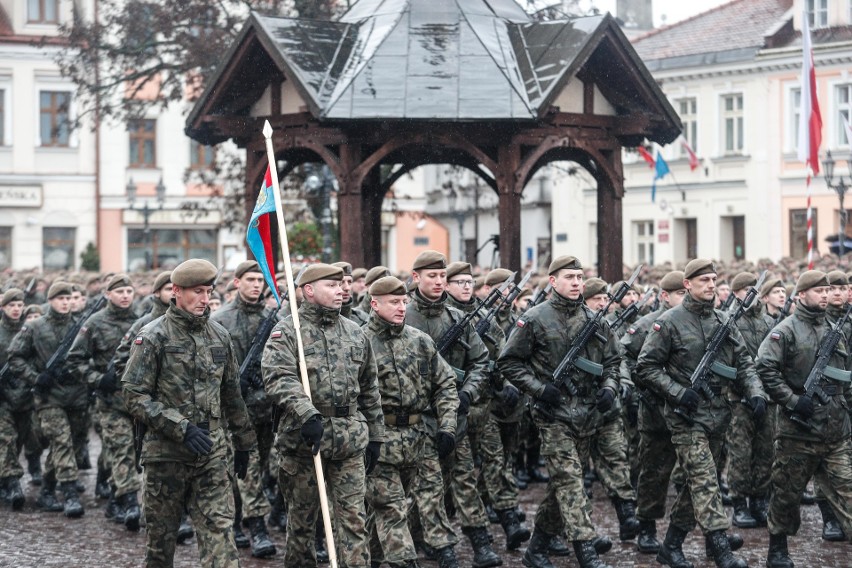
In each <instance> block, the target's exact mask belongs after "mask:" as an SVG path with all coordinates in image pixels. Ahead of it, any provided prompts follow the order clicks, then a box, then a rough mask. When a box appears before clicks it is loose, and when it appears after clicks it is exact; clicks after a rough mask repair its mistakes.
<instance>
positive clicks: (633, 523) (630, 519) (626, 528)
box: [612, 497, 639, 541]
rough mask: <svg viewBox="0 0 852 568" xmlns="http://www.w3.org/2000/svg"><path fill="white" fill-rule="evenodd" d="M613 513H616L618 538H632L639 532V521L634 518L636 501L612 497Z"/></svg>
mask: <svg viewBox="0 0 852 568" xmlns="http://www.w3.org/2000/svg"><path fill="white" fill-rule="evenodd" d="M612 505H613V506H614V507H615V514H616V515H618V538H620V539H621V540H623V541H624V540H633V539H634V538H636V535H637V534H639V521H638V520H637V519H636V501H631V500H627V499H621V498H619V497H613V498H612Z"/></svg>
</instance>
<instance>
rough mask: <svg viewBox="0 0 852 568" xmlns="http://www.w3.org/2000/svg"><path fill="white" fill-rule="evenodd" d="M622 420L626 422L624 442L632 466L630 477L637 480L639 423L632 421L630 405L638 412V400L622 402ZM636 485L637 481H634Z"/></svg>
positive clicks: (628, 461) (628, 460) (629, 463)
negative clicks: (632, 422)
mask: <svg viewBox="0 0 852 568" xmlns="http://www.w3.org/2000/svg"><path fill="white" fill-rule="evenodd" d="M622 404H623V406H622V411H621V421H622V422H623V423H624V442H625V443H626V444H627V463H628V465H629V466H630V479H631V481H635V480H636V479H637V478H638V477H639V466H640V462H639V424H638V422H637V424H631V423H630V416H629V414H630V412H629V411H628V408H629V407H631V406H632V407H633V412H638V409H636V406H637V405H638V403H637V402H634V401H628V402H626V403H622ZM634 485H635V483H634Z"/></svg>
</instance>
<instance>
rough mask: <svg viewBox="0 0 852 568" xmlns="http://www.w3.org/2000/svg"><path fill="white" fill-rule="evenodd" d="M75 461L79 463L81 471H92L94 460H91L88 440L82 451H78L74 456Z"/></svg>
mask: <svg viewBox="0 0 852 568" xmlns="http://www.w3.org/2000/svg"><path fill="white" fill-rule="evenodd" d="M74 460H75V461H76V462H77V469H81V470H89V469H92V460H91V459H90V458H89V441H88V440H86V443H85V444H83V445H82V446H80V449H79V450H78V451H77V453H76V455H75V456H74Z"/></svg>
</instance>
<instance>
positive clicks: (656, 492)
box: [636, 400, 677, 521]
mask: <svg viewBox="0 0 852 568" xmlns="http://www.w3.org/2000/svg"><path fill="white" fill-rule="evenodd" d="M638 454H639V462H640V467H639V480H638V481H637V483H636V516H637V517H638V518H639V519H640V520H645V521H656V520H657V519H662V518H663V517H665V515H666V495H667V494H668V492H669V481H670V480H671V477H672V470H673V469H674V468H675V466H676V464H677V454H676V453H675V448H674V444H672V434H671V432H669V429H668V428H667V427H666V421H665V419H664V418H663V415H662V414H661V412H660V407H659V406H657V405H656V404H654V403H647V402H645V401H644V400H643V401H640V403H639V452H638Z"/></svg>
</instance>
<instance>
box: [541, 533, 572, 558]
mask: <svg viewBox="0 0 852 568" xmlns="http://www.w3.org/2000/svg"><path fill="white" fill-rule="evenodd" d="M547 554H548V555H549V556H560V557H561V556H571V547H570V546H568V545H567V544H565V541H564V540H563V539H562V537H561V536H559V535H558V534H557V535H553V536H552V537H550V542H549V543H548V544H547Z"/></svg>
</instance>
